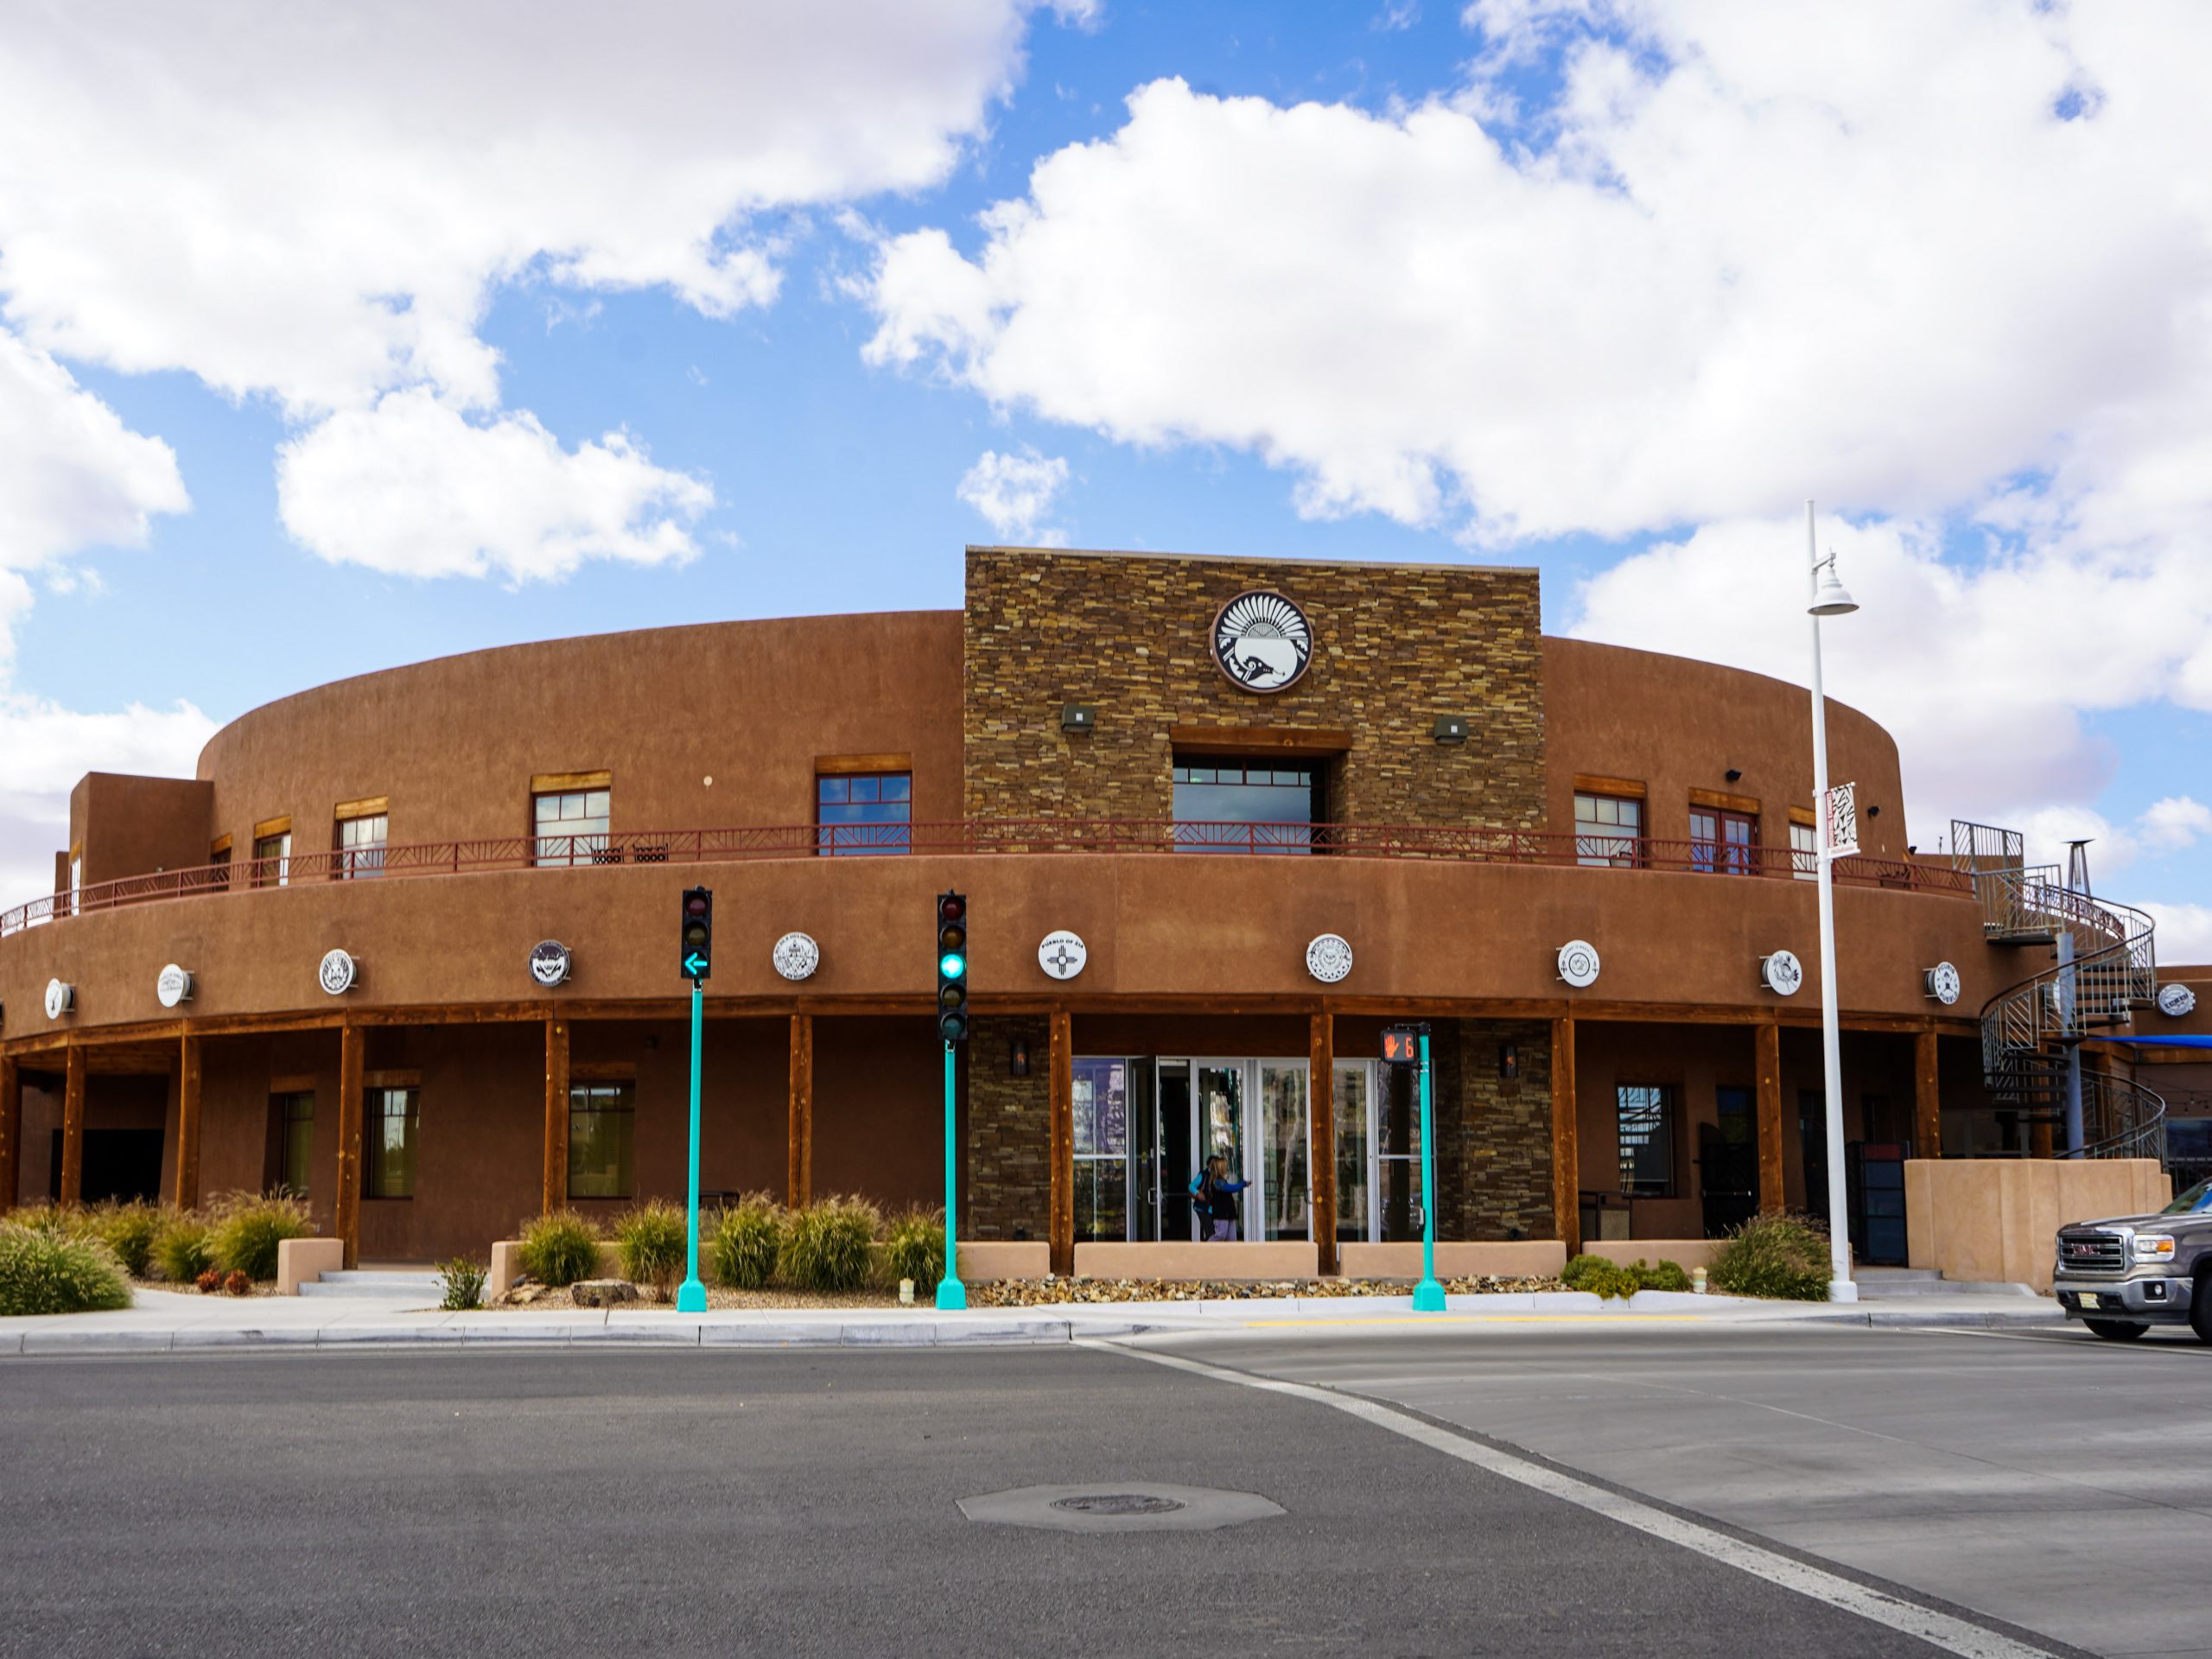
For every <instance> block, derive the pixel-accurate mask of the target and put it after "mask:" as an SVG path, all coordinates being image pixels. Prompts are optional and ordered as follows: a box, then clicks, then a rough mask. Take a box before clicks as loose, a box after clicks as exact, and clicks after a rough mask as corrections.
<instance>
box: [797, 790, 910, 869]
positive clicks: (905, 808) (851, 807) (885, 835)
mask: <svg viewBox="0 0 2212 1659" xmlns="http://www.w3.org/2000/svg"><path fill="white" fill-rule="evenodd" d="M814 822H815V850H816V851H817V852H819V853H821V854H823V855H835V856H840V857H842V856H843V855H847V854H853V853H861V854H866V853H903V852H905V851H906V849H907V848H908V847H909V846H910V845H911V844H912V836H913V822H914V775H913V773H912V772H838V773H835V774H829V775H825V776H823V777H819V778H817V779H815V780H814Z"/></svg>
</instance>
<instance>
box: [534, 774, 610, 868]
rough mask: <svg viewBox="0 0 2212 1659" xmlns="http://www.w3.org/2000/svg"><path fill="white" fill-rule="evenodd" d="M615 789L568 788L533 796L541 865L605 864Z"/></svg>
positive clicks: (538, 855) (538, 854)
mask: <svg viewBox="0 0 2212 1659" xmlns="http://www.w3.org/2000/svg"><path fill="white" fill-rule="evenodd" d="M613 810H614V792H613V791H612V790H607V789H568V790H562V791H558V792H557V793H553V794H542V795H533V796H531V801H530V813H531V823H532V826H533V833H534V834H535V835H536V836H537V862H538V864H539V865H540V866H541V867H543V866H549V865H563V864H603V863H605V862H607V826H608V825H609V824H610V823H613Z"/></svg>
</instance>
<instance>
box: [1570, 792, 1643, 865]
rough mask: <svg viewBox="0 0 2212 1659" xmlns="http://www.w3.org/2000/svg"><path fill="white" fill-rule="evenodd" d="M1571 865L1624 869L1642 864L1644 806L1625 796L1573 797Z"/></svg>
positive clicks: (1578, 793) (1583, 795)
mask: <svg viewBox="0 0 2212 1659" xmlns="http://www.w3.org/2000/svg"><path fill="white" fill-rule="evenodd" d="M1574 861H1575V862H1576V863H1578V864H1613V865H1619V866H1622V867H1624V868H1625V867H1630V866H1634V865H1637V864H1641V863H1643V802H1642V801H1638V800H1632V799H1630V798H1628V797H1626V796H1624V795H1585V794H1582V793H1580V791H1577V793H1576V795H1575V797H1574Z"/></svg>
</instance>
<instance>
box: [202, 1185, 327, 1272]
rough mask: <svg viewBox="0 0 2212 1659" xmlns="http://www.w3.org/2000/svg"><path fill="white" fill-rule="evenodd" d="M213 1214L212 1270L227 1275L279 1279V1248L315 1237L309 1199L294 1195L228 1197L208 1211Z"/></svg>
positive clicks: (233, 1194)
mask: <svg viewBox="0 0 2212 1659" xmlns="http://www.w3.org/2000/svg"><path fill="white" fill-rule="evenodd" d="M207 1214H208V1220H209V1224H210V1226H209V1231H208V1238H207V1248H208V1250H209V1253H210V1255H211V1257H212V1265H213V1266H214V1267H217V1268H221V1269H222V1271H223V1272H224V1274H226V1275H227V1274H241V1273H242V1274H245V1276H246V1278H247V1279H249V1280H252V1281H260V1280H266V1279H274V1278H275V1277H276V1276H277V1246H278V1245H280V1244H282V1243H283V1242H284V1241H285V1240H286V1239H288V1238H313V1237H314V1236H315V1217H314V1216H313V1215H311V1214H310V1213H309V1212H308V1206H307V1200H306V1199H304V1198H293V1197H291V1196H290V1195H289V1194H271V1195H270V1196H268V1197H264V1196H262V1195H261V1194H259V1193H257V1192H226V1193H224V1194H223V1195H222V1196H221V1197H219V1198H216V1199H215V1200H214V1201H213V1203H212V1204H210V1205H208V1206H207Z"/></svg>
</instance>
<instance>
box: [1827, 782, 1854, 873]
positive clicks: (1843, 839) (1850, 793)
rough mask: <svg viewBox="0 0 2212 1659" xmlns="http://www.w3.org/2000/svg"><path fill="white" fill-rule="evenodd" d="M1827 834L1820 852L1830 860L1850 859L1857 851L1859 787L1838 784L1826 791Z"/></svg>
mask: <svg viewBox="0 0 2212 1659" xmlns="http://www.w3.org/2000/svg"><path fill="white" fill-rule="evenodd" d="M1826 825H1827V832H1826V834H1825V835H1823V836H1822V837H1821V841H1822V846H1821V851H1822V852H1823V853H1825V854H1826V855H1827V856H1828V857H1830V858H1850V857H1853V856H1854V855H1856V854H1857V853H1858V851H1859V785H1856V784H1838V785H1835V787H1834V788H1833V789H1831V790H1829V791H1828V799H1827V814H1826Z"/></svg>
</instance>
